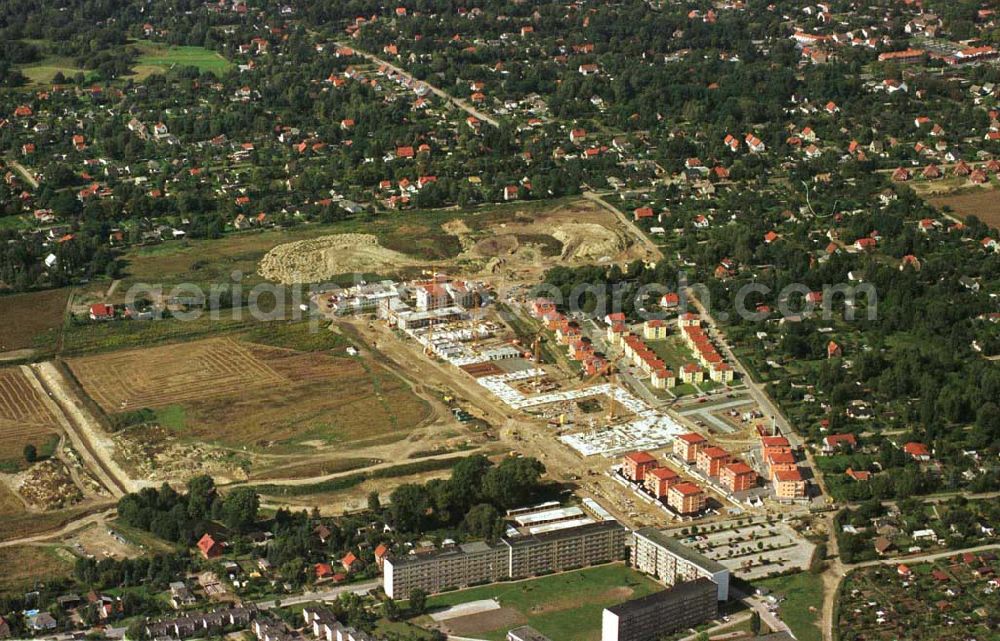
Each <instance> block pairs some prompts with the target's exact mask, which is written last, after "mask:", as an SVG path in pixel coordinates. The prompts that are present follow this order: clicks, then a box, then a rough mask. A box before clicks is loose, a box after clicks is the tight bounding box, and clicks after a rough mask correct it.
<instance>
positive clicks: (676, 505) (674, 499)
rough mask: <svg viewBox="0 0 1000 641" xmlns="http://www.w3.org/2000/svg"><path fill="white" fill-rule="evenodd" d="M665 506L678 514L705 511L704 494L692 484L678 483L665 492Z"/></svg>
mask: <svg viewBox="0 0 1000 641" xmlns="http://www.w3.org/2000/svg"><path fill="white" fill-rule="evenodd" d="M667 505H669V506H670V508H671V509H673V510H674V511H675V512H677V513H678V514H694V513H696V512H700V511H701V510H703V509H705V493H704V492H702V491H701V488H700V487H698V486H697V485H695V484H694V483H688V482H685V483H678V484H677V485H674V486H673V487H671V488H670V489H669V490H667Z"/></svg>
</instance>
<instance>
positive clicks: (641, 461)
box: [622, 452, 657, 483]
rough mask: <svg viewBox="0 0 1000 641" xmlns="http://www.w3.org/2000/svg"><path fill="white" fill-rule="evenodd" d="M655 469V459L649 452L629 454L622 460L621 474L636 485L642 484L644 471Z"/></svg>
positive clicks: (644, 475) (644, 476)
mask: <svg viewBox="0 0 1000 641" xmlns="http://www.w3.org/2000/svg"><path fill="white" fill-rule="evenodd" d="M655 467H657V463H656V459H655V458H654V457H653V455H652V454H650V453H649V452H630V453H628V454H626V455H625V456H624V458H623V459H622V474H624V475H625V478H627V479H629V480H630V481H635V482H636V483H642V481H643V479H645V478H646V471H647V470H651V469H653V468H655Z"/></svg>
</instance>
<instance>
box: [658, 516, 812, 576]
mask: <svg viewBox="0 0 1000 641" xmlns="http://www.w3.org/2000/svg"><path fill="white" fill-rule="evenodd" d="M741 523H742V525H740V524H741ZM670 534H671V535H673V536H676V537H678V538H681V540H682V541H684V542H685V543H687V544H688V545H691V546H693V547H694V548H695V549H697V550H698V551H699V552H701V553H702V554H704V555H706V556H707V557H709V558H710V559H713V560H715V561H718V562H719V563H722V564H723V565H725V566H726V567H727V568H729V569H730V570H732V571H733V572H734V573H735V574H736V575H737V576H739V577H741V578H743V579H747V580H753V579H759V578H762V577H766V576H768V575H770V574H775V573H780V572H786V571H788V570H792V569H806V568H808V567H809V562H810V561H811V559H812V554H813V549H814V548H815V546H814V545H813V544H812V543H810V542H809V541H807V540H806V539H805V538H803V537H802V536H800V535H799V534H798V533H797V532H796V531H795V530H794V529H793V528H792V527H791V526H790V525H788V524H787V523H783V522H780V521H774V522H773V523H769V522H768V521H767V519H765V518H757V519H740V520H737V521H727V522H725V523H716V524H713V525H711V526H706V527H702V528H699V529H697V531H695V530H693V529H692V530H690V531H689V532H688V534H689V536H687V537H684V534H683V531H673V532H671V533H670Z"/></svg>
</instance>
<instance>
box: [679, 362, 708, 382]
mask: <svg viewBox="0 0 1000 641" xmlns="http://www.w3.org/2000/svg"><path fill="white" fill-rule="evenodd" d="M681 380H682V381H684V382H685V383H689V384H693V385H697V384H698V383H701V382H703V381H704V380H705V373H704V372H703V371H702V369H701V368H700V367H698V366H697V365H696V364H694V363H688V364H687V365H685V366H684V367H683V368H681Z"/></svg>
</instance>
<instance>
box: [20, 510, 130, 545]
mask: <svg viewBox="0 0 1000 641" xmlns="http://www.w3.org/2000/svg"><path fill="white" fill-rule="evenodd" d="M114 516H115V510H114V509H113V508H112V509H106V510H103V511H101V512H95V513H93V514H87V515H85V516H81V517H79V518H77V519H76V520H74V521H72V522H70V523H67V524H66V525H63V526H62V527H60V528H58V529H55V530H50V531H48V532H42V533H40V534H33V535H31V536H25V537H22V538H20V539H9V540H7V541H0V548H8V547H14V546H17V545H31V544H33V543H44V542H46V541H51V540H52V539H57V538H62V537H64V536H66V535H67V534H72V533H73V532H78V531H80V530H83V529H85V528H88V527H90V526H91V525H94V524H95V523H97V524H103V523H104V522H105V521H107V520H108V519H112V518H114Z"/></svg>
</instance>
